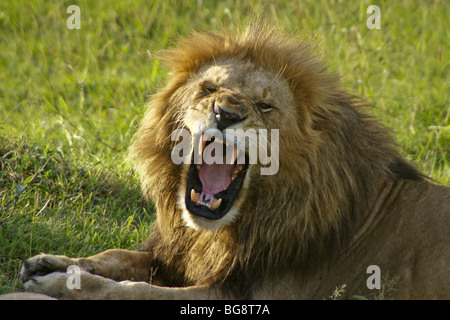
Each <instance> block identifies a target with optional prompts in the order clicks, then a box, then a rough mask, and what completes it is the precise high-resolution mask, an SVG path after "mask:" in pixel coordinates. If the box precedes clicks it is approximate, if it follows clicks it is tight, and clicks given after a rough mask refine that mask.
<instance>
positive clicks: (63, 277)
mask: <svg viewBox="0 0 450 320" xmlns="http://www.w3.org/2000/svg"><path fill="white" fill-rule="evenodd" d="M119 288H120V285H119V282H116V281H114V280H111V279H107V278H104V277H101V276H97V275H93V274H90V273H88V272H85V271H79V272H74V273H66V272H52V273H49V274H47V275H43V276H38V275H34V276H31V277H30V278H29V279H28V280H27V281H26V282H23V283H22V289H23V290H25V291H27V292H35V293H42V294H45V295H47V296H50V297H54V298H58V299H77V300H81V299H83V300H87V299H125V298H126V297H123V296H121V295H120V290H118V289H119Z"/></svg>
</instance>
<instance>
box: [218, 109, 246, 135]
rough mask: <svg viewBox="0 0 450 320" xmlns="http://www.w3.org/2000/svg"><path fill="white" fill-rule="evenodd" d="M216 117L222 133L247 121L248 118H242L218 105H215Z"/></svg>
mask: <svg viewBox="0 0 450 320" xmlns="http://www.w3.org/2000/svg"><path fill="white" fill-rule="evenodd" d="M214 116H215V117H216V120H217V129H219V130H220V131H222V130H223V129H226V128H227V127H229V126H231V125H233V124H235V123H237V122H240V121H243V120H245V119H247V116H241V115H239V114H237V113H235V112H232V111H230V110H227V109H226V108H225V107H223V106H221V105H219V104H217V103H215V104H214Z"/></svg>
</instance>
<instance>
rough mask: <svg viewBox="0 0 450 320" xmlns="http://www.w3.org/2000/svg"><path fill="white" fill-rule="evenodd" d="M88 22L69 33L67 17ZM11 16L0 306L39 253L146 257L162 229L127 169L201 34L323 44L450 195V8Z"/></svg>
mask: <svg viewBox="0 0 450 320" xmlns="http://www.w3.org/2000/svg"><path fill="white" fill-rule="evenodd" d="M73 4H76V5H78V6H79V7H80V9H81V29H80V30H69V29H68V28H67V27H66V20H67V18H68V17H69V14H67V13H66V9H67V7H68V6H69V5H73ZM371 4H374V3H372V1H331V0H330V1H325V0H318V1H317V0H306V1H288V0H279V1H272V2H270V4H268V3H267V2H264V1H251V2H250V1H248V2H244V1H242V2H241V1H231V0H230V1H188V0H184V1H174V0H164V1H163V0H161V1H150V2H144V1H126V2H125V1H81V0H80V1H44V0H35V1H24V0H22V1H20V0H17V1H2V2H0V35H1V36H0V45H1V48H2V49H1V50H0V137H1V138H0V166H1V167H0V293H6V292H10V291H13V290H16V289H17V287H18V280H17V273H18V271H19V269H20V266H21V261H22V260H23V259H26V258H27V257H29V256H31V255H34V254H37V253H39V252H41V251H42V252H48V253H57V254H66V255H69V256H86V255H91V254H94V253H97V252H100V251H102V250H105V249H107V248H115V247H122V248H135V247H136V246H137V245H138V244H139V243H140V242H141V241H143V239H144V238H145V237H146V236H147V234H148V231H149V227H150V225H151V223H152V221H153V215H152V213H153V209H152V206H151V204H145V203H144V202H143V201H142V199H141V198H140V196H139V186H138V182H137V179H136V177H135V176H134V174H133V171H132V169H131V165H130V164H129V162H128V161H127V158H126V154H127V148H128V146H129V144H130V139H131V137H132V135H133V133H134V132H135V130H136V127H137V124H138V122H139V119H140V118H141V116H142V114H143V105H144V104H145V102H146V101H147V100H148V97H149V95H151V94H152V93H154V92H155V90H157V88H158V87H160V86H162V85H163V82H164V80H165V78H166V77H167V76H166V74H167V70H166V69H165V68H164V66H163V65H162V64H161V63H160V61H159V60H157V59H156V58H155V53H157V52H158V51H159V50H161V49H164V48H167V47H170V46H172V45H173V43H174V42H175V41H176V38H177V37H178V36H179V35H186V34H188V33H189V31H190V30H192V29H215V28H217V27H218V26H219V25H224V26H225V27H228V28H234V25H235V23H236V22H238V23H240V22H245V21H246V20H248V19H250V18H251V17H252V16H253V15H254V12H258V11H259V10H261V9H264V10H265V16H266V19H267V21H269V22H270V23H274V24H280V25H285V26H286V27H287V28H288V29H294V30H298V31H300V32H301V33H302V34H304V35H305V37H307V38H310V37H314V40H315V41H316V42H318V43H319V45H320V48H321V51H322V54H323V56H324V58H325V59H326V60H327V61H328V62H329V65H330V69H331V70H332V71H335V72H337V73H339V74H342V81H343V83H344V84H345V86H346V87H347V88H348V89H349V90H351V91H352V92H354V93H356V94H358V95H360V96H364V97H367V99H368V101H369V102H374V103H376V106H375V108H374V109H373V110H372V111H371V112H372V113H373V114H375V115H376V116H378V117H379V118H380V119H381V121H382V122H383V123H384V124H385V125H386V126H388V127H390V128H392V129H393V135H394V137H395V139H396V141H397V142H398V144H399V148H400V149H401V150H402V153H403V155H404V156H405V157H406V158H407V159H409V160H411V161H412V162H413V163H415V164H416V166H417V167H419V168H420V169H421V170H422V171H423V172H425V173H426V174H428V175H430V176H431V177H433V178H434V179H436V180H437V181H438V182H439V183H441V184H446V185H450V161H449V160H450V156H449V155H450V123H449V114H450V107H449V98H448V88H449V79H448V74H449V62H448V61H449V57H448V54H449V43H450V41H449V40H450V39H449V35H448V30H447V29H448V27H447V26H448V23H447V18H448V16H449V15H450V3H449V2H448V1H445V0H442V1H438V0H436V1H426V2H425V1H414V2H412V1H407V0H398V1H377V5H379V7H380V8H381V30H369V29H368V28H367V27H366V20H367V18H368V15H367V13H366V9H367V7H368V6H369V5H371Z"/></svg>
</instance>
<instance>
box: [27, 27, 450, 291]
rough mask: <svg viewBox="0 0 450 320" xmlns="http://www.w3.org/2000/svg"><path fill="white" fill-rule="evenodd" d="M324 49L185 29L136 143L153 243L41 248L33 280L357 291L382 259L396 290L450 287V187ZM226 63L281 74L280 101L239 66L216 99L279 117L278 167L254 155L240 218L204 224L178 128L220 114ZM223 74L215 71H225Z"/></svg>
mask: <svg viewBox="0 0 450 320" xmlns="http://www.w3.org/2000/svg"><path fill="white" fill-rule="evenodd" d="M312 51H313V50H312V49H310V46H309V45H308V44H305V43H299V41H298V38H297V37H295V36H293V35H286V34H284V33H281V32H278V31H276V30H275V29H272V28H267V27H260V26H257V25H253V26H250V27H248V28H246V29H245V30H244V31H242V32H240V33H239V34H237V35H235V34H231V33H226V32H223V33H220V34H216V33H209V32H202V33H195V34H193V35H192V36H191V37H190V38H187V39H184V40H180V44H179V46H178V47H177V48H175V49H173V50H170V51H167V52H166V53H165V55H164V56H165V59H166V62H167V63H168V66H169V67H170V68H171V74H170V76H169V80H168V83H167V85H166V86H165V87H164V88H162V89H161V90H159V91H158V92H157V93H156V94H155V95H154V96H153V97H152V99H151V101H150V103H149V105H148V109H147V112H146V114H145V116H144V118H143V120H142V123H141V126H140V128H139V129H138V131H137V132H136V135H135V138H134V141H133V145H132V147H131V154H132V156H133V159H134V160H135V162H136V167H137V172H138V174H139V176H140V179H141V184H142V190H143V194H144V196H145V197H147V198H148V199H149V200H150V201H153V202H154V204H155V206H156V212H157V213H156V214H157V218H156V220H155V223H154V226H153V230H152V234H151V236H150V239H149V241H148V243H147V246H146V247H145V248H144V249H143V251H142V252H131V251H125V250H117V249H116V250H110V251H106V252H104V253H101V254H99V255H96V256H93V257H89V258H80V259H70V258H67V257H63V256H52V255H39V256H35V257H33V258H30V259H29V260H27V261H26V262H25V265H24V268H23V269H22V281H23V283H24V288H25V289H26V290H29V291H35V292H41V293H46V294H48V295H51V296H58V297H63V298H92V297H93V298H106V299H107V298H119V299H123V298H139V299H161V298H163V299H169V298H170V299H171V298H175V299H184V298H190V299H197V298H226V297H234V298H265V299H268V298H318V299H324V298H328V297H329V296H330V295H331V294H332V292H333V290H334V289H335V288H336V287H337V286H340V285H343V284H347V289H348V291H347V292H346V294H345V295H344V296H343V297H344V298H351V297H352V296H353V295H354V294H360V295H362V294H365V293H366V292H367V290H368V288H367V287H366V283H365V280H366V278H367V274H366V268H367V267H368V266H369V265H372V264H376V265H379V266H380V268H381V270H382V271H383V274H384V275H385V276H386V275H390V276H391V277H393V278H395V277H399V278H400V282H399V285H398V288H396V291H395V295H394V297H398V298H448V297H449V292H450V283H449V279H450V275H449V272H448V265H447V264H448V259H449V252H450V250H449V249H450V239H449V236H448V230H449V227H450V226H449V220H450V219H448V218H449V216H448V215H449V213H448V207H449V206H450V192H449V189H448V188H445V187H439V186H435V185H432V184H430V183H429V182H428V181H427V180H428V179H427V178H426V177H425V176H424V175H423V174H421V173H420V172H418V171H417V170H416V169H414V168H413V167H412V166H411V165H409V164H408V163H406V162H405V161H404V160H403V159H402V158H401V157H400V156H399V154H398V152H397V151H396V148H395V146H394V143H393V141H392V139H391V138H390V137H389V135H388V134H387V131H386V129H385V128H383V126H382V125H380V124H379V122H378V121H376V120H375V119H373V118H371V117H369V116H368V115H367V114H366V113H364V108H365V106H364V104H363V103H362V102H361V101H360V100H359V99H357V98H356V97H354V96H352V95H351V94H349V93H347V92H346V91H345V90H343V89H342V88H341V86H340V83H339V79H338V77H336V76H335V75H333V74H331V73H329V72H328V71H327V68H326V66H325V65H324V64H323V63H322V62H321V61H320V60H319V59H318V58H316V56H315V55H313V53H312ZM214 68H216V69H214ZM227 68H229V70H234V71H235V73H237V74H239V72H241V73H242V74H244V75H251V76H254V77H255V79H254V80H255V81H254V82H255V83H259V82H260V83H263V82H264V81H266V80H267V79H271V80H270V86H271V87H270V86H269V87H270V88H271V90H267V88H263V90H261V96H262V97H263V98H265V97H270V95H271V94H272V95H274V96H272V98H273V100H274V101H277V103H278V105H276V111H275V112H272V113H268V114H265V115H264V114H263V115H261V114H258V113H257V111H255V104H254V102H252V99H253V97H250V96H245V94H243V93H245V92H246V91H245V90H246V89H248V88H247V87H246V86H251V85H255V86H256V84H254V83H253V82H252V81H250V82H248V81H247V82H245V81H244V82H242V83H243V84H242V83H240V78H239V77H237V78H236V79H237V80H236V79H235V80H229V82H228V83H227V84H228V87H226V86H224V88H222V89H220V90H219V91H218V92H217V93H215V95H212V97H211V98H210V99H215V98H217V99H220V98H221V97H226V96H227V95H236V96H240V97H242V103H243V106H244V107H245V108H246V109H245V108H244V107H243V108H244V109H245V112H247V114H248V115H249V117H248V120H247V121H246V122H245V123H246V126H247V127H250V128H251V127H255V126H256V127H258V128H266V129H274V128H275V129H278V130H279V137H280V146H279V148H280V150H279V155H280V156H279V170H278V172H277V173H276V174H275V175H267V176H264V175H259V174H258V170H257V169H258V165H252V166H250V167H249V171H248V172H247V176H246V178H245V181H246V183H245V184H244V186H243V187H242V189H241V191H240V194H239V199H238V204H237V205H235V206H236V209H235V211H234V214H235V216H233V219H231V220H229V221H227V222H226V223H223V225H220V220H219V222H218V223H215V224H208V223H209V222H207V221H206V222H205V225H207V226H213V227H212V228H206V229H205V228H202V227H201V226H197V227H196V228H191V227H189V226H188V225H189V224H190V222H192V221H194V220H192V221H186V219H189V216H190V214H189V213H186V210H185V208H183V206H184V205H183V201H182V200H183V199H182V198H181V201H180V194H181V197H182V195H183V192H185V190H184V189H185V186H186V168H187V165H175V164H174V163H173V162H172V159H171V150H172V148H173V146H174V144H175V142H173V141H171V138H170V137H171V134H172V133H173V132H174V131H175V130H176V129H180V128H188V129H191V130H192V128H193V124H192V121H195V119H193V117H194V118H195V115H198V116H199V117H201V118H203V120H205V119H206V120H205V122H206V123H208V119H210V118H211V114H210V113H211V110H210V109H208V105H207V104H206V102H205V103H203V104H202V101H204V100H201V99H196V98H195V97H196V96H197V95H198V92H197V91H198V87H199V86H198V82H199V81H200V80H204V79H203V78H202V77H205V75H208V77H210V76H211V75H214V72H216V71H215V70H217V73H218V74H219V73H220V70H222V71H223V70H228V69H227ZM233 68H234V69H233ZM211 70H212V71H211ZM208 72H209V73H208ZM258 77H259V78H258ZM215 78H216V79H207V80H212V81H216V82H217V83H221V81H223V79H222V80H220V79H219V78H220V76H219V75H217V77H215ZM233 79H234V78H233ZM264 79H266V80H264ZM250 80H253V79H250ZM233 81H237V82H238V83H235V82H233ZM258 81H259V82H258ZM266 82H267V81H266ZM242 87H243V88H242ZM247 91H248V90H247ZM249 92H250V91H249ZM208 101H209V100H208ZM280 101H282V103H280ZM197 102H198V104H197ZM194 109H195V110H196V111H193V110H194ZM242 126H244V124H242ZM183 188H184V189H183ZM228 214H230V213H228ZM186 216H187V218H186ZM192 218H193V219H197V218H195V217H192ZM195 221H197V222H198V221H201V220H195ZM195 221H194V222H192V224H193V225H194V226H196V225H195ZM203 222H204V221H203ZM71 264H76V265H79V266H80V267H81V268H82V269H83V270H85V271H86V272H85V273H83V276H82V283H85V284H88V286H87V289H84V291H83V289H82V290H80V291H76V290H67V289H66V287H65V284H66V282H65V281H66V277H65V276H64V275H62V274H58V273H55V272H52V271H54V270H58V269H64V268H66V267H67V266H69V265H71ZM40 273H46V275H44V276H42V275H40ZM97 275H100V276H101V277H100V276H97ZM105 278H109V279H105ZM110 279H113V280H116V281H121V280H125V279H127V280H133V281H146V282H151V283H152V285H150V284H148V283H143V282H131V283H130V282H116V281H112V280H110ZM175 287H176V288H175Z"/></svg>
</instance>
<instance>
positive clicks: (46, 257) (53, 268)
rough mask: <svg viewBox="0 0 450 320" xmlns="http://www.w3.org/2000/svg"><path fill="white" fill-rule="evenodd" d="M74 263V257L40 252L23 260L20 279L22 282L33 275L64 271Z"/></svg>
mask: <svg viewBox="0 0 450 320" xmlns="http://www.w3.org/2000/svg"><path fill="white" fill-rule="evenodd" d="M75 264H76V262H75V260H74V259H70V258H68V257H66V256H56V255H51V254H44V253H42V254H39V255H37V256H34V257H32V258H30V259H28V260H26V261H25V262H24V265H23V267H22V270H21V271H20V280H21V282H22V284H23V283H26V282H28V281H29V280H30V279H31V278H32V277H33V276H44V275H47V274H50V273H53V272H58V273H60V272H66V271H67V268H68V267H69V266H71V265H75Z"/></svg>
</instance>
